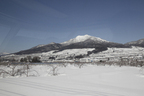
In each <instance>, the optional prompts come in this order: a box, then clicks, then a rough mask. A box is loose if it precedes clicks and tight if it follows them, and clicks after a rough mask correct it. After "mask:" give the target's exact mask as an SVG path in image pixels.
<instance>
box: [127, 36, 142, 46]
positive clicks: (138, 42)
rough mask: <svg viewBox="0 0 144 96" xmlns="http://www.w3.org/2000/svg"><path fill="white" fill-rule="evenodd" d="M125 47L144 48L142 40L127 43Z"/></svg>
mask: <svg viewBox="0 0 144 96" xmlns="http://www.w3.org/2000/svg"><path fill="white" fill-rule="evenodd" d="M125 45H129V46H140V47H144V38H143V39H140V40H137V41H132V42H128V43H126V44H125Z"/></svg>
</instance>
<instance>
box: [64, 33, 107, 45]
mask: <svg viewBox="0 0 144 96" xmlns="http://www.w3.org/2000/svg"><path fill="white" fill-rule="evenodd" d="M88 39H90V40H93V41H97V42H108V41H106V40H103V39H101V38H99V37H93V36H90V35H82V36H81V35H78V36H77V37H76V38H74V39H70V40H69V41H66V42H63V43H61V44H66V45H69V44H72V43H78V42H83V41H86V40H88Z"/></svg>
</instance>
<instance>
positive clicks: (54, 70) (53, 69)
mask: <svg viewBox="0 0 144 96" xmlns="http://www.w3.org/2000/svg"><path fill="white" fill-rule="evenodd" d="M59 67H60V66H59V64H49V65H48V69H50V71H49V74H51V75H53V76H56V75H58V70H59Z"/></svg>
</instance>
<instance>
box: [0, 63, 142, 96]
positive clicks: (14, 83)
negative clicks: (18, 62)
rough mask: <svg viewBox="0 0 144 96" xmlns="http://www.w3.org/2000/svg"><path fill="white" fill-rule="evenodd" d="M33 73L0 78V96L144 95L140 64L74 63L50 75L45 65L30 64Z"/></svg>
mask: <svg viewBox="0 0 144 96" xmlns="http://www.w3.org/2000/svg"><path fill="white" fill-rule="evenodd" d="M32 69H34V70H36V71H37V72H38V73H39V76H36V77H33V76H30V77H7V78H0V96H144V74H143V73H142V71H141V70H140V69H141V68H140V67H129V66H122V67H118V66H108V65H107V66H97V65H90V64H88V65H85V66H83V67H82V68H79V67H78V66H74V65H68V66H67V67H59V68H58V69H59V70H58V73H59V74H58V76H52V75H51V74H50V72H49V70H50V68H48V67H47V65H36V66H34V65H33V66H32Z"/></svg>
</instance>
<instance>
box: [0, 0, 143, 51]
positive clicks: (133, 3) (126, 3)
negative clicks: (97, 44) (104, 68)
mask: <svg viewBox="0 0 144 96" xmlns="http://www.w3.org/2000/svg"><path fill="white" fill-rule="evenodd" d="M85 34H88V35H92V36H95V37H100V38H102V39H105V40H107V41H112V42H117V43H127V42H130V41H135V40H138V39H142V38H144V0H0V52H9V53H12V52H17V51H20V50H25V49H28V48H31V47H34V46H36V45H39V44H49V43H51V42H56V43H61V42H64V41H67V40H69V39H71V38H75V37H76V36H77V35H85Z"/></svg>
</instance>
